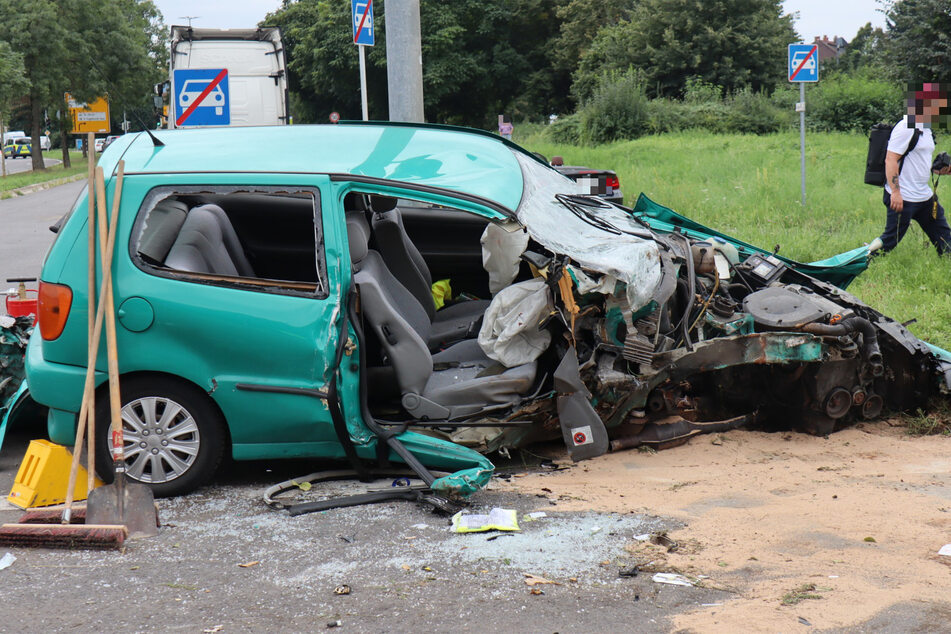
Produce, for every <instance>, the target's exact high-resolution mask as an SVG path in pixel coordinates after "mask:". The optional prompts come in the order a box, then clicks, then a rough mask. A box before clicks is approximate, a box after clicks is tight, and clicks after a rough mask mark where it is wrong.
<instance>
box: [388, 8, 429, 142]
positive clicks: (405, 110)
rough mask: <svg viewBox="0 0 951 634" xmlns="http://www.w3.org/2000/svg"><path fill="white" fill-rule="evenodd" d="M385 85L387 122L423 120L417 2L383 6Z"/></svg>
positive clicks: (420, 40)
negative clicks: (384, 16) (388, 115)
mask: <svg viewBox="0 0 951 634" xmlns="http://www.w3.org/2000/svg"><path fill="white" fill-rule="evenodd" d="M386 85H387V89H388V90H387V92H388V97H389V113H390V121H413V122H418V123H422V122H423V121H424V120H425V117H424V112H423V52H422V39H421V34H420V25H419V0H399V1H398V2H389V3H387V5H386Z"/></svg>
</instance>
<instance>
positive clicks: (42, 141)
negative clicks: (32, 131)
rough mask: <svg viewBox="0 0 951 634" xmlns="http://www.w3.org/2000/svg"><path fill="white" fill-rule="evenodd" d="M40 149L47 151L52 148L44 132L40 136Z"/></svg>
mask: <svg viewBox="0 0 951 634" xmlns="http://www.w3.org/2000/svg"><path fill="white" fill-rule="evenodd" d="M40 149H41V150H43V151H44V152H49V151H50V150H52V149H53V144H52V143H50V138H49V137H48V136H46V135H45V134H44V135H43V136H41V137H40Z"/></svg>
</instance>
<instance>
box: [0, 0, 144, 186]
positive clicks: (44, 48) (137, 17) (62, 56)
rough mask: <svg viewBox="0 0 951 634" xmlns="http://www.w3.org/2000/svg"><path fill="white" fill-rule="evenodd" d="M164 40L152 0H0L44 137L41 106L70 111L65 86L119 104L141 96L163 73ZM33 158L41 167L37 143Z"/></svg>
mask: <svg viewBox="0 0 951 634" xmlns="http://www.w3.org/2000/svg"><path fill="white" fill-rule="evenodd" d="M161 38H162V33H161V15H160V14H159V12H158V10H157V9H156V8H155V5H154V4H153V2H152V0H0V39H2V40H4V41H6V42H9V43H10V44H11V46H12V47H13V48H14V50H17V51H20V52H22V54H23V66H24V73H25V75H26V78H27V80H28V82H29V91H28V94H29V101H30V118H31V126H30V132H31V136H32V137H33V138H34V139H39V137H40V136H42V134H43V128H44V126H45V124H46V120H45V116H44V111H46V110H49V111H52V112H56V111H59V112H61V114H65V104H64V103H63V95H64V93H65V92H67V91H68V92H70V93H72V94H73V95H74V96H75V97H76V98H77V99H79V100H82V101H88V100H92V99H95V98H96V97H100V96H103V95H105V94H107V93H108V94H109V95H110V97H112V98H113V99H115V100H117V101H118V103H120V104H121V103H123V102H124V101H129V102H135V101H137V100H139V99H141V97H142V96H143V95H145V94H146V92H147V91H149V90H150V89H151V86H152V84H154V83H155V82H156V81H157V77H159V76H161V75H160V72H161V71H160V67H159V64H160V62H161V57H159V55H161V52H160V51H161V48H160V47H161V43H162V39H161ZM65 119H66V118H65V117H64V116H61V118H60V124H61V130H62V132H63V133H64V135H63V136H64V138H63V162H64V164H65V165H67V166H68V165H69V154H68V152H67V147H66V145H67V143H66V139H65V134H66V133H68V127H67V126H66V125H65ZM32 160H33V169H34V170H41V169H44V165H43V156H42V150H41V149H40V147H39V143H36V142H35V143H34V144H33V152H32Z"/></svg>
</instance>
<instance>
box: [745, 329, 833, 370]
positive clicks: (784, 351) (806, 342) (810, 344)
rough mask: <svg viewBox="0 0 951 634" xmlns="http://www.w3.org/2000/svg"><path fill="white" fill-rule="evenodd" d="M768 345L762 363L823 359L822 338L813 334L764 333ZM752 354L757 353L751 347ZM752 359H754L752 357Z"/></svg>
mask: <svg viewBox="0 0 951 634" xmlns="http://www.w3.org/2000/svg"><path fill="white" fill-rule="evenodd" d="M762 337H763V340H764V341H765V343H766V346H765V348H764V350H763V352H762V355H761V357H760V356H757V360H758V359H760V358H761V359H762V360H761V361H760V363H809V362H812V361H821V360H822V340H821V339H820V338H819V337H814V336H811V335H801V334H790V333H776V334H764V335H762ZM749 352H750V353H751V354H756V353H757V351H756V350H755V349H752V348H750V349H749ZM751 361H752V359H751Z"/></svg>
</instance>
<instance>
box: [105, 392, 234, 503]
mask: <svg viewBox="0 0 951 634" xmlns="http://www.w3.org/2000/svg"><path fill="white" fill-rule="evenodd" d="M120 393H121V398H122V423H123V436H124V441H125V448H126V449H125V459H126V474H127V476H128V477H129V478H130V479H131V480H132V481H134V482H141V483H142V484H146V485H148V486H149V487H150V488H151V489H152V493H153V494H154V495H155V496H156V497H168V496H173V495H184V494H185V493H189V492H191V491H193V490H195V489H196V488H198V487H199V486H201V485H202V484H204V483H206V482H207V481H208V480H209V479H210V478H211V477H212V476H213V475H214V473H215V471H217V469H218V465H219V464H220V463H221V457H222V455H223V453H224V447H225V442H226V440H227V433H226V431H225V424H224V420H223V419H222V416H221V414H220V412H219V411H218V408H217V407H216V406H215V404H214V403H213V402H212V401H211V399H210V398H208V395H206V394H205V393H203V392H202V391H201V390H199V389H198V388H197V387H195V386H193V385H191V384H189V383H185V382H183V381H178V380H175V379H170V378H167V377H155V376H143V377H135V378H132V379H128V380H124V381H122V384H121V389H120ZM108 394H109V393H108V390H101V391H100V392H99V394H97V398H96V471H97V472H98V473H99V475H100V477H101V478H102V479H103V480H104V481H105V482H107V483H108V482H112V480H113V478H114V468H113V464H112V454H111V448H110V442H109V438H110V436H111V434H110V429H109V419H110V408H109V396H108Z"/></svg>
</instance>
